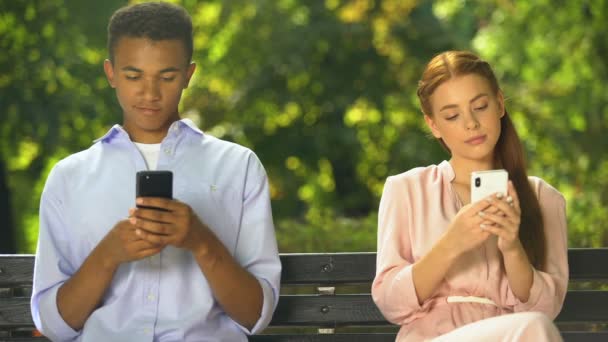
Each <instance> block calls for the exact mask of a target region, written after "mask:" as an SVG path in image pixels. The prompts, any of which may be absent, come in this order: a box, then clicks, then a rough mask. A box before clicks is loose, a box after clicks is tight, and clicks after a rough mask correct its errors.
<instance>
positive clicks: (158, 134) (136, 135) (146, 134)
mask: <svg viewBox="0 0 608 342" xmlns="http://www.w3.org/2000/svg"><path fill="white" fill-rule="evenodd" d="M178 120H179V117H178V118H177V119H175V120H171V121H168V122H167V123H166V124H165V125H163V127H161V128H159V129H155V130H144V129H141V128H138V127H130V125H129V124H128V123H126V122H125V123H123V128H124V129H125V131H127V133H128V134H129V138H130V139H131V141H133V142H136V143H141V144H160V143H161V142H162V141H163V139H165V137H166V136H167V132H169V127H171V124H173V123H174V122H175V121H178Z"/></svg>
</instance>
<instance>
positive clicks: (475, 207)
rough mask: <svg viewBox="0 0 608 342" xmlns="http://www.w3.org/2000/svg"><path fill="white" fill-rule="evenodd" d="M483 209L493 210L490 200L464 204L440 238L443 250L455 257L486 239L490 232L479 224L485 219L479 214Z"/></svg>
mask: <svg viewBox="0 0 608 342" xmlns="http://www.w3.org/2000/svg"><path fill="white" fill-rule="evenodd" d="M483 211H488V212H490V211H491V212H495V210H494V209H493V208H492V205H491V203H490V202H488V201H479V202H477V203H473V204H467V205H465V206H464V207H462V208H461V209H460V211H459V212H458V214H456V216H455V217H454V219H453V220H452V222H451V223H450V226H449V227H448V230H447V231H446V233H445V234H444V236H443V237H442V239H441V240H440V243H442V245H443V246H445V250H446V251H450V253H451V254H453V255H451V256H452V257H457V256H459V255H461V254H463V253H465V252H467V251H469V250H471V249H473V248H475V247H477V246H479V245H481V244H482V243H483V242H484V241H486V240H487V239H488V237H489V236H490V234H491V232H489V231H486V230H483V229H482V228H481V224H482V223H483V222H484V221H486V220H485V218H484V217H482V216H480V215H479V213H480V212H483Z"/></svg>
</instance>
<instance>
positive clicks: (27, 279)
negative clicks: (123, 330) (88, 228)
mask: <svg viewBox="0 0 608 342" xmlns="http://www.w3.org/2000/svg"><path fill="white" fill-rule="evenodd" d="M568 258H569V260H568V262H569V264H570V279H571V280H577V281H580V280H606V279H608V267H605V264H604V263H602V262H598V260H608V248H571V249H569V250H568ZM281 263H282V264H283V272H282V274H281V282H282V283H283V284H284V285H290V284H302V285H307V284H317V285H324V284H336V285H339V284H346V283H351V284H352V283H367V282H370V281H371V280H373V279H374V275H375V271H376V266H375V265H376V253H374V252H367V253H365V252H364V253H301V254H281ZM33 267H34V256H33V255H29V254H23V255H5V254H4V255H0V287H1V286H6V285H11V286H15V285H21V284H24V285H25V284H30V285H31V283H32V270H33Z"/></svg>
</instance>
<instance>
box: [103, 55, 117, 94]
mask: <svg viewBox="0 0 608 342" xmlns="http://www.w3.org/2000/svg"><path fill="white" fill-rule="evenodd" d="M103 71H104V72H105V73H106V78H107V79H108V83H110V87H112V88H116V85H114V66H113V65H112V62H110V60H109V59H106V60H105V61H103Z"/></svg>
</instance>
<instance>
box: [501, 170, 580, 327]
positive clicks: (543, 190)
mask: <svg viewBox="0 0 608 342" xmlns="http://www.w3.org/2000/svg"><path fill="white" fill-rule="evenodd" d="M538 186H539V187H540V188H539V190H538V199H539V202H540V207H541V211H542V215H543V221H544V226H545V227H544V230H545V241H546V244H547V259H546V260H547V266H546V270H545V271H540V270H537V269H533V272H534V278H533V281H532V288H531V289H530V297H529V298H528V301H527V302H525V303H522V302H520V301H519V300H518V299H517V297H515V295H513V293H512V291H511V289H510V288H509V295H510V296H512V300H513V301H514V303H513V304H514V311H515V312H521V311H540V312H543V313H545V314H546V315H547V316H549V317H550V318H551V319H554V318H555V317H557V315H558V314H559V312H560V310H561V309H562V305H563V304H564V298H565V296H566V291H567V287H568V275H569V274H568V232H567V222H566V200H565V199H564V197H563V196H562V194H560V193H559V192H558V191H557V190H556V189H555V188H553V187H551V186H550V185H548V184H546V183H544V182H543V181H541V182H540V184H539V185H538Z"/></svg>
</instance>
